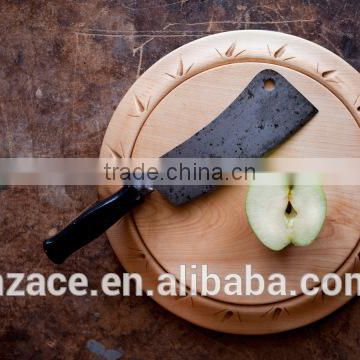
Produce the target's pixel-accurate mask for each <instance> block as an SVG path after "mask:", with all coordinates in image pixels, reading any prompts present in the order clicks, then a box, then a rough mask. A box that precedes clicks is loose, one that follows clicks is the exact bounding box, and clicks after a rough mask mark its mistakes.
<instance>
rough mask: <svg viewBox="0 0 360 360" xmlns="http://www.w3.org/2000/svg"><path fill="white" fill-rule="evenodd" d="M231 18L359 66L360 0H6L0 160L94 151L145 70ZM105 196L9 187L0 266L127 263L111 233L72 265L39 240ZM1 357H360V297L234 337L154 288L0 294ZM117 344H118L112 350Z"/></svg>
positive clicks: (226, 26) (1, 199)
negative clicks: (308, 317)
mask: <svg viewBox="0 0 360 360" xmlns="http://www.w3.org/2000/svg"><path fill="white" fill-rule="evenodd" d="M234 29H268V30H278V31H283V32H286V33H289V34H294V35H297V36H301V37H304V38H306V39H308V40H311V41H314V42H316V43H318V44H320V45H323V46H325V47H326V48H328V49H329V50H331V51H333V52H335V53H336V54H338V55H339V56H341V57H343V58H344V59H345V60H347V61H348V62H349V63H350V64H352V65H353V66H354V67H355V68H356V69H358V70H359V69H360V56H359V53H360V2H359V1H358V0H348V1H342V0H278V1H270V0H248V1H246V0H244V1H233V0H223V1H221V0H218V1H216V0H208V1H200V0H180V1H176V0H169V1H161V0H160V1H146V0H138V1H134V0H124V1H120V0H119V1H115V0H108V1H96V0H89V1H86V0H71V1H70V0H69V1H61V0H48V1H45V0H44V1H41V0H32V1H31V0H29V1H27V0H12V1H11V0H2V1H1V2H0V94H1V96H0V157H20V156H41V157H62V156H65V157H80V156H84V157H85V156H89V157H95V156H97V155H98V152H99V148H100V144H101V141H102V137H103V135H104V132H105V129H106V126H107V124H108V122H109V120H110V117H111V115H112V112H113V111H114V109H115V107H116V106H117V104H118V103H119V101H120V99H121V98H122V96H123V95H124V94H125V92H126V91H127V90H128V88H129V87H130V86H131V84H132V83H133V82H134V81H135V80H136V78H137V77H138V76H140V75H141V73H142V72H143V71H144V70H146V69H147V68H148V67H149V66H150V65H151V64H153V63H154V62H155V61H156V60H158V59H160V58H161V57H162V56H164V55H165V54H167V53H168V52H169V51H171V50H173V49H175V48H177V47H179V46H181V45H182V44H184V43H187V42H189V41H192V40H195V39H197V38H199V37H202V36H205V35H208V34H213V33H216V32H221V31H227V30H234ZM95 199H96V189H95V188H93V187H14V188H2V189H1V191H0V274H2V275H4V274H5V273H6V272H28V273H30V272H41V273H43V274H45V275H46V274H49V273H52V272H54V271H62V272H64V273H65V274H71V273H74V272H83V273H85V274H87V275H88V276H89V282H90V285H91V286H92V287H94V288H95V287H97V286H98V284H99V282H100V279H101V276H102V275H103V274H104V273H106V272H118V273H121V272H122V271H123V269H122V267H121V266H120V265H119V263H118V261H117V260H116V258H115V256H114V254H113V253H112V250H111V248H110V245H109V244H108V242H107V240H106V237H105V236H102V237H101V238H100V239H99V240H97V241H96V242H94V243H93V244H91V245H90V246H88V247H87V248H86V249H84V250H82V251H80V252H79V253H78V254H77V255H75V256H74V257H73V258H72V259H71V260H69V261H68V262H67V263H66V264H65V265H63V266H58V267H56V266H53V265H52V264H51V263H50V262H49V261H48V260H47V259H46V257H45V256H44V255H43V253H42V247H41V246H42V240H43V239H44V238H46V237H47V236H48V235H49V234H51V233H52V232H54V231H56V229H59V228H60V227H61V226H62V225H64V224H66V223H67V221H68V220H69V219H70V218H72V217H73V216H74V215H76V214H77V213H78V212H79V211H80V210H82V209H83V208H84V207H85V206H86V205H88V204H89V203H91V202H93V201H94V200H95ZM0 317H1V325H0V357H1V358H2V359H7V358H9V359H12V358H14V357H16V358H24V359H25V358H26V359H28V358H34V359H52V358H59V359H64V358H66V359H71V358H74V359H75V358H76V359H96V358H99V357H100V358H101V357H103V358H107V359H108V360H110V359H116V358H123V359H144V358H146V359H160V358H166V359H190V358H193V359H203V358H208V359H219V358H221V359H247V360H248V359H288V358H292V359H308V358H319V359H325V358H326V359H353V358H354V359H355V358H358V356H359V353H360V350H359V348H360V330H359V329H360V303H359V300H358V299H354V300H352V301H351V302H350V303H349V304H348V305H346V306H345V307H343V308H342V309H340V310H339V311H337V312H336V313H335V314H332V315H331V316H329V317H328V318H326V319H324V320H322V321H320V322H318V323H316V324H313V325H311V326H307V327H305V328H302V329H299V330H295V331H292V332H288V333H284V334H279V335H272V336H261V337H245V336H231V335H226V334H220V333H215V332H212V331H208V330H204V329H201V328H198V327H196V326H193V325H191V324H189V323H187V322H185V321H183V320H181V319H178V318H176V317H175V316H173V315H171V314H170V313H168V312H167V311H166V310H164V309H162V308H161V307H160V306H158V305H157V304H156V303H154V302H153V301H152V300H151V299H148V298H146V297H141V298H136V297H135V296H133V297H130V298H129V297H128V298H119V297H117V298H110V297H79V298H77V297H74V296H70V295H69V296H65V297H64V298H56V297H50V296H48V297H44V298H40V297H36V298H31V297H25V298H6V297H2V298H1V299H0ZM106 350H107V351H106Z"/></svg>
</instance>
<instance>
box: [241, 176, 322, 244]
mask: <svg viewBox="0 0 360 360" xmlns="http://www.w3.org/2000/svg"><path fill="white" fill-rule="evenodd" d="M284 176H287V177H286V178H285V179H284V180H285V181H284V185H269V186H268V185H250V188H249V191H248V194H247V198H246V214H247V217H248V221H249V224H250V226H251V228H252V230H253V231H254V233H255V234H256V236H257V237H258V238H259V240H260V241H261V242H262V243H263V244H264V245H265V246H267V247H268V248H270V249H272V250H282V249H283V248H285V247H286V246H287V245H289V244H294V245H296V246H306V245H309V244H311V243H312V242H313V241H314V240H315V239H316V237H317V236H318V234H319V232H320V230H321V228H322V226H323V224H324V220H325V217H326V196H325V193H324V190H323V188H322V186H321V185H320V184H316V183H315V184H314V183H313V182H311V181H310V183H311V184H310V185H309V184H306V181H304V177H303V176H301V175H294V176H289V175H284ZM305 180H306V179H305Z"/></svg>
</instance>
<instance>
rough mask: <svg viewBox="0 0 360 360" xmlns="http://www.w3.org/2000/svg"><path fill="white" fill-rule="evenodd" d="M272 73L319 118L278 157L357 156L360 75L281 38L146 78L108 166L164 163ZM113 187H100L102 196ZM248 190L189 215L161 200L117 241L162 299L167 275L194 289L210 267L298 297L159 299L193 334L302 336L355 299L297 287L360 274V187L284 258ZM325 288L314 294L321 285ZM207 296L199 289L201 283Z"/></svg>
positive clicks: (188, 52) (108, 141)
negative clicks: (313, 279) (117, 160)
mask: <svg viewBox="0 0 360 360" xmlns="http://www.w3.org/2000/svg"><path fill="white" fill-rule="evenodd" d="M263 69H274V70H276V71H277V72H279V73H280V74H282V75H283V76H284V77H285V78H286V79H288V81H290V82H291V83H292V84H293V85H294V86H295V87H296V88H297V89H298V90H299V91H300V92H301V93H303V94H304V95H305V96H306V97H307V98H308V100H310V101H311V102H312V103H313V104H314V105H315V106H316V107H317V108H318V110H319V113H318V114H317V115H316V116H315V117H314V118H313V119H312V120H311V121H310V122H309V123H308V124H307V125H306V126H305V127H304V128H302V129H301V130H300V131H299V132H297V133H296V134H295V135H294V136H293V137H292V138H291V139H290V140H288V141H287V142H286V143H285V144H284V145H282V146H281V147H280V148H279V149H277V150H276V151H275V152H274V153H273V154H272V156H275V157H276V156H278V157H279V156H281V157H339V158H344V157H358V155H359V154H360V130H359V124H360V116H359V115H360V97H359V96H360V87H359V84H360V76H359V73H358V72H357V71H356V70H355V69H353V68H352V67H351V66H350V65H348V64H347V63H345V62H344V61H343V60H342V59H340V58H339V57H338V56H336V55H334V54H333V53H331V52H329V51H328V50H326V49H324V48H322V47H320V46H318V45H316V44H314V43H311V42H308V41H306V40H303V39H300V38H297V37H294V36H290V35H285V34H282V33H276V32H267V31H233V32H228V33H221V34H216V35H212V36H209V37H205V38H202V39H200V40H197V41H194V42H192V43H189V44H187V45H185V46H182V47H180V48H179V49H177V50H175V51H173V52H172V53H170V54H168V55H167V56H165V57H164V58H162V59H161V60H160V61H158V62H157V63H156V64H155V65H153V66H152V67H151V68H150V69H149V70H147V71H146V72H145V73H144V74H143V75H142V76H141V77H140V78H139V79H138V80H137V81H136V83H135V84H134V85H133V86H132V87H131V89H130V90H129V92H128V93H127V94H126V96H125V97H124V98H123V99H122V101H121V102H120V104H119V106H118V107H117V109H116V111H115V113H114V115H113V117H112V119H111V122H110V124H109V127H108V130H107V132H106V135H105V138H104V142H103V146H102V149H101V157H109V156H111V153H112V152H116V153H118V154H120V155H121V156H123V157H158V156H160V155H162V154H163V153H165V152H167V151H168V150H170V149H172V148H173V147H175V146H176V145H178V144H180V143H182V142H183V141H184V140H185V139H187V138H188V137H190V136H191V135H193V134H194V133H195V132H196V131H198V130H199V129H201V128H202V127H203V126H205V125H206V124H208V123H209V122H210V121H211V120H213V119H214V118H215V117H216V116H217V115H218V114H219V113H220V112H221V111H222V110H223V109H224V108H226V107H227V106H228V105H229V104H230V103H231V102H232V100H234V99H235V98H236V96H237V95H238V94H240V93H241V92H242V90H243V89H244V88H245V87H246V85H247V84H248V83H249V82H250V81H251V80H252V78H253V77H254V76H255V75H256V74H257V73H258V72H260V71H261V70H263ZM114 190H115V189H114V188H111V187H106V186H102V187H100V195H101V196H102V197H104V196H107V195H109V194H110V193H112V192H113V191H114ZM246 190H247V189H246V187H245V186H233V187H224V188H221V189H218V190H217V191H215V192H213V193H211V194H208V195H206V196H204V197H202V198H199V199H196V200H195V201H193V202H190V203H188V204H186V205H184V206H181V207H174V206H172V205H171V204H169V203H168V202H167V201H166V200H165V199H164V198H162V196H161V195H160V194H159V193H157V192H154V193H152V194H151V195H150V196H149V197H148V198H147V199H146V201H145V203H144V204H142V205H141V206H140V207H139V208H138V209H136V210H135V211H134V212H133V213H132V214H131V215H129V216H127V217H125V218H123V219H122V220H121V221H119V222H118V223H117V224H115V225H114V226H113V227H112V228H111V229H110V230H109V231H108V232H107V234H108V237H109V239H110V242H111V245H112V247H113V248H114V251H115V252H116V254H117V256H118V258H119V259H120V261H121V263H122V264H123V265H124V267H125V268H126V269H127V271H129V272H137V273H139V274H141V275H142V277H143V286H144V290H148V289H156V285H157V278H158V276H159V275H160V274H162V273H164V272H170V273H173V274H175V275H176V276H177V278H179V265H180V264H186V265H187V279H188V280H189V277H190V273H191V272H192V273H196V271H197V270H194V269H191V268H190V265H192V264H196V265H198V267H199V266H200V265H201V264H207V265H208V271H209V272H211V273H216V274H218V275H219V276H221V277H222V278H224V277H225V276H226V274H229V273H238V274H239V275H240V276H243V275H244V271H245V264H251V265H252V271H253V272H257V273H261V274H262V275H263V276H264V278H265V279H266V278H267V277H268V276H269V274H271V273H274V272H277V273H282V274H283V275H284V276H285V277H286V280H287V287H288V289H294V290H295V292H296V295H291V296H290V295H287V296H278V297H275V296H271V295H269V294H268V293H264V294H263V295H261V296H245V295H244V296H227V295H225V294H224V293H223V292H221V293H220V294H218V295H216V296H212V297H202V296H191V295H190V294H188V295H187V296H183V297H170V296H168V297H161V296H159V295H157V294H156V292H154V296H153V297H154V299H155V300H156V301H157V302H158V303H159V304H161V305H162V306H164V307H165V308H167V309H168V310H169V311H171V312H173V313H174V314H177V315H178V316H181V317H183V318H184V319H187V320H188V321H191V322H193V323H195V324H198V325H201V326H204V327H207V328H210V329H214V330H219V331H224V332H229V333H239V334H265V333H274V332H279V331H284V330H288V329H293V328H296V327H299V326H303V325H305V324H308V323H310V322H313V321H315V320H317V319H320V318H322V317H324V316H325V315H327V314H329V313H331V312H332V311H334V310H335V309H337V308H338V307H340V306H341V305H343V304H344V303H345V302H347V301H348V300H349V299H350V297H346V296H344V295H339V296H336V297H328V296H325V295H324V294H323V293H321V292H320V293H319V294H318V295H317V296H314V297H309V296H305V295H304V294H302V293H301V291H300V287H299V281H300V278H301V276H302V275H303V274H305V273H308V272H311V273H315V274H317V275H318V276H319V277H320V278H321V277H322V276H323V275H324V274H326V273H331V272H334V273H337V274H339V275H340V276H343V275H344V273H345V272H354V271H355V272H358V271H360V265H359V263H360V261H359V256H360V244H359V237H360V216H359V213H360V186H342V187H341V186H327V187H326V188H325V191H326V195H327V201H328V214H327V218H326V222H325V225H324V227H323V229H322V231H321V233H320V235H319V237H318V239H316V241H315V242H314V243H313V244H312V245H310V246H308V247H303V248H301V247H294V246H289V247H288V248H286V249H285V250H283V251H281V252H273V251H271V250H269V249H267V248H265V247H264V246H263V245H262V244H261V243H260V242H259V241H258V240H257V239H256V237H255V235H254V233H253V232H252V231H251V229H250V227H249V225H248V222H247V219H246V215H245V212H244V199H245V194H246ZM317 285H318V284H315V285H314V286H317ZM198 288H199V289H200V282H199V283H198Z"/></svg>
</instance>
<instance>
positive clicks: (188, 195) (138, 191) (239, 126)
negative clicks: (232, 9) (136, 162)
mask: <svg viewBox="0 0 360 360" xmlns="http://www.w3.org/2000/svg"><path fill="white" fill-rule="evenodd" d="M267 85H269V86H267ZM269 87H271V88H269ZM316 113H317V109H316V108H315V107H314V106H313V105H312V104H311V103H310V102H309V101H308V100H307V99H306V98H305V97H304V96H303V95H302V94H301V93H300V92H299V91H297V90H296V89H295V88H294V87H293V86H292V85H291V84H290V83H289V82H288V81H287V80H286V79H285V78H284V77H283V76H281V75H280V74H278V73H277V72H275V71H273V70H264V71H261V72H260V73H258V74H257V75H256V76H255V77H254V78H253V80H252V81H251V82H250V83H249V85H248V86H247V87H246V88H245V90H244V91H243V92H242V93H241V94H240V95H239V96H238V97H237V98H236V99H235V100H234V101H233V102H232V103H231V104H230V105H229V106H228V107H227V108H226V109H225V110H224V111H223V112H222V113H221V114H220V115H218V116H217V117H216V118H215V119H214V120H213V121H211V122H210V123H209V124H208V125H207V126H205V127H204V128H203V129H201V130H200V131H199V132H197V133H196V134H194V135H193V136H192V137H190V138H189V139H188V140H186V141H185V142H183V143H182V144H180V145H179V146H177V147H176V148H174V149H172V150H170V151H169V152H168V153H166V154H164V155H163V156H162V158H212V157H217V158H260V157H263V156H264V155H265V154H266V153H267V152H269V151H270V150H273V149H274V148H275V147H276V146H278V145H280V144H281V143H283V142H284V141H285V140H286V139H287V138H288V137H289V136H291V135H292V134H293V133H295V132H296V131H297V130H298V129H300V128H301V127H302V126H303V125H305V124H306V123H307V122H308V121H309V120H310V119H311V118H312V117H313V116H314V115H315V114H316ZM155 188H156V189H157V190H158V191H160V192H161V193H162V194H163V195H164V196H165V197H167V198H168V200H169V201H170V202H171V203H173V204H174V205H181V204H183V203H185V202H188V201H190V200H192V199H194V198H196V197H198V196H200V195H202V194H204V193H207V192H208V191H210V190H212V188H213V187H212V186H209V185H189V186H184V185H160V186H155ZM151 191H153V188H152V187H147V186H140V187H139V186H136V185H127V186H124V187H122V188H121V189H120V190H119V191H117V192H116V193H114V194H113V195H111V196H110V197H108V198H106V199H104V200H102V201H99V202H96V203H95V204H94V205H93V206H92V207H90V208H89V209H87V210H86V211H85V212H83V213H82V214H81V215H80V216H79V217H78V218H77V219H75V220H73V221H72V222H71V223H70V224H69V225H68V226H67V227H65V228H64V229H63V230H62V231H60V232H59V233H58V234H56V235H55V236H53V237H51V238H50V239H47V240H45V241H44V243H43V246H44V251H45V253H46V254H47V256H48V257H49V258H50V260H52V261H53V262H54V263H56V264H61V263H63V262H64V260H65V259H66V258H67V257H68V256H69V255H71V254H72V253H73V252H75V251H76V250H78V249H80V248H81V247H83V246H84V245H86V244H88V243H89V242H90V241H92V240H94V239H95V238H97V237H98V236H99V235H100V234H102V233H103V232H104V231H105V230H107V229H108V228H109V227H110V226H112V225H113V224H114V223H115V222H116V221H118V220H119V219H120V218H121V217H122V216H124V215H125V214H126V213H128V212H130V211H131V210H132V209H133V208H134V207H136V206H137V205H139V204H141V203H142V202H143V201H144V198H145V196H146V195H147V194H149V193H150V192H151Z"/></svg>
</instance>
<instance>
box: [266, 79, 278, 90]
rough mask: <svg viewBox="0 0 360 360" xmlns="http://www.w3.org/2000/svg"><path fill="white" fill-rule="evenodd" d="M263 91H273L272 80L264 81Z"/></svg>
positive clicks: (273, 82) (273, 83)
mask: <svg viewBox="0 0 360 360" xmlns="http://www.w3.org/2000/svg"><path fill="white" fill-rule="evenodd" d="M264 89H265V90H266V91H273V90H274V89H275V81H274V80H273V79H266V80H264Z"/></svg>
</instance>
